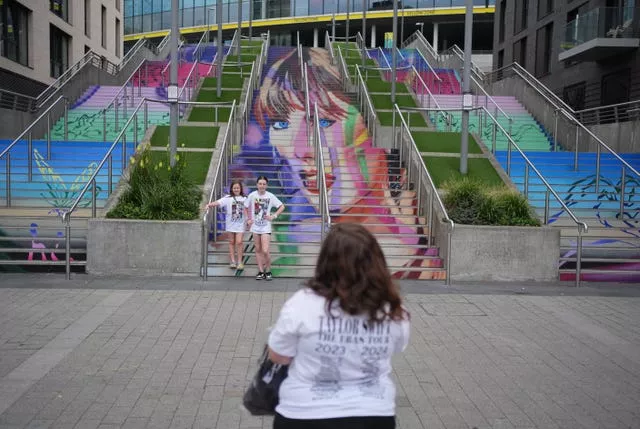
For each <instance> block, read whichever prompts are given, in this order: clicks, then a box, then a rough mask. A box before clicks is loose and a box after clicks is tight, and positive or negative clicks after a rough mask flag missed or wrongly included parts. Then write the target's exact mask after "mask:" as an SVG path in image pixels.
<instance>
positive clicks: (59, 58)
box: [49, 25, 71, 79]
mask: <svg viewBox="0 0 640 429" xmlns="http://www.w3.org/2000/svg"><path fill="white" fill-rule="evenodd" d="M70 40H71V37H69V35H68V34H66V33H65V32H63V31H62V30H60V29H59V28H57V27H54V26H53V25H50V26H49V52H50V58H51V77H52V78H54V79H56V78H58V77H60V75H61V74H62V73H64V72H65V70H67V69H68V68H69V42H70Z"/></svg>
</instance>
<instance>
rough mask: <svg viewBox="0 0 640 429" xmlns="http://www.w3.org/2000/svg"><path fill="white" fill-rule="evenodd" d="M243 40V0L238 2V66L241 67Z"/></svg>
mask: <svg viewBox="0 0 640 429" xmlns="http://www.w3.org/2000/svg"><path fill="white" fill-rule="evenodd" d="M241 39H242V0H238V49H237V54H238V66H240V49H241V45H242V43H241Z"/></svg>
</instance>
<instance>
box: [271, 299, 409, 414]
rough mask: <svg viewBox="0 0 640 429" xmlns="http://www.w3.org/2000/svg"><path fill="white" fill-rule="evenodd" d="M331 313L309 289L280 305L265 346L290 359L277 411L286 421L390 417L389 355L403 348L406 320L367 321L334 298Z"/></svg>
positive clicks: (406, 336)
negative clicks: (345, 310) (344, 308)
mask: <svg viewBox="0 0 640 429" xmlns="http://www.w3.org/2000/svg"><path fill="white" fill-rule="evenodd" d="M332 315H333V316H334V317H330V316H328V314H327V306H326V300H325V298H323V297H321V296H319V295H317V294H316V293H315V292H313V291H312V290H311V289H308V288H305V289H302V290H299V291H298V292H296V293H295V294H294V295H293V296H292V297H291V298H290V299H289V300H288V301H287V302H286V303H285V304H284V307H283V308H282V310H281V312H280V317H279V318H278V321H277V322H276V324H275V326H274V327H273V329H272V330H271V333H270V335H269V347H271V349H272V350H273V351H274V352H276V353H277V354H280V355H283V356H289V357H293V361H292V362H291V366H290V367H289V376H288V377H287V378H286V379H285V380H284V382H283V383H282V385H281V386H280V403H279V404H278V406H277V407H276V411H277V412H278V413H280V414H281V415H283V416H285V417H288V418H290V419H326V418H338V417H364V416H393V415H395V396H396V390H395V386H394V384H393V381H392V380H391V378H390V373H391V355H393V354H394V353H397V352H401V351H403V350H404V349H405V348H406V347H407V344H408V342H409V331H410V322H409V321H408V320H401V321H392V320H387V321H384V322H382V323H378V324H371V323H369V322H368V317H366V316H364V315H362V316H350V315H348V314H345V313H343V312H342V310H341V309H340V307H339V305H338V303H337V301H335V302H334V303H333V306H332Z"/></svg>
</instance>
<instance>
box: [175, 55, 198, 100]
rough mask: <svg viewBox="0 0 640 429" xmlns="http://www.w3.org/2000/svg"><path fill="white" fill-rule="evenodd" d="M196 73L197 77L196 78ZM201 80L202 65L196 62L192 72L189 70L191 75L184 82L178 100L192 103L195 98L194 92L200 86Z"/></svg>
mask: <svg viewBox="0 0 640 429" xmlns="http://www.w3.org/2000/svg"><path fill="white" fill-rule="evenodd" d="M194 73H195V76H194ZM199 80H200V63H199V62H197V61H196V62H194V63H193V65H192V66H191V70H189V74H188V75H187V78H186V79H185V80H184V84H183V85H182V88H180V91H179V92H178V100H181V101H191V99H192V98H193V92H194V90H195V89H196V87H197V86H198V81H199Z"/></svg>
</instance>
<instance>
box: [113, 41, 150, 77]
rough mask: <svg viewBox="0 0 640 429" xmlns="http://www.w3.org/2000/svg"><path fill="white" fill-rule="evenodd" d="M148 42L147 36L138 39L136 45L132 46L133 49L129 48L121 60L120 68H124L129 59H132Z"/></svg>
mask: <svg viewBox="0 0 640 429" xmlns="http://www.w3.org/2000/svg"><path fill="white" fill-rule="evenodd" d="M146 43H147V38H146V37H141V38H140V39H138V41H137V42H136V44H135V45H133V46H132V47H131V49H129V50H128V51H127V53H126V54H124V56H123V57H122V61H120V64H119V65H118V70H122V69H123V68H124V67H125V66H126V65H127V63H128V62H129V61H131V58H133V56H134V55H135V54H137V53H138V51H139V50H140V49H142V47H143V46H144V45H145V44H146Z"/></svg>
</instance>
